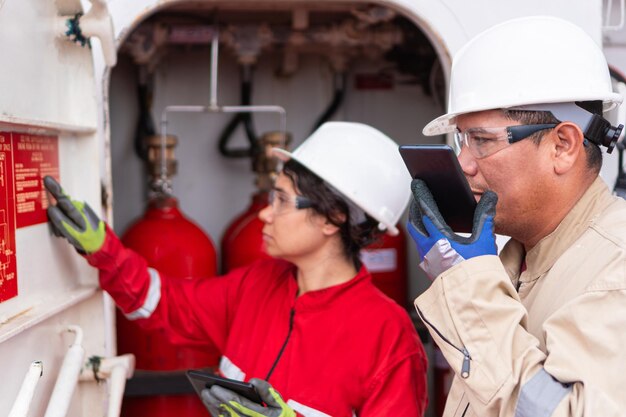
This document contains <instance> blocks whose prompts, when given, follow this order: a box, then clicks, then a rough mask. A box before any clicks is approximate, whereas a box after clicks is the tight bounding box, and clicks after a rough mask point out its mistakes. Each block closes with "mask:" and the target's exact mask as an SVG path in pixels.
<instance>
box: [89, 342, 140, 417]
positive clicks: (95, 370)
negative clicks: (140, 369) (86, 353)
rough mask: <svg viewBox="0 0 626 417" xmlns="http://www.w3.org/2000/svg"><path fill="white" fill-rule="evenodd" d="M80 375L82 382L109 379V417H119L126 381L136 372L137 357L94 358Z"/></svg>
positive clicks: (129, 355) (126, 355)
mask: <svg viewBox="0 0 626 417" xmlns="http://www.w3.org/2000/svg"><path fill="white" fill-rule="evenodd" d="M92 359H93V360H90V361H89V363H88V364H87V366H86V367H85V368H83V370H82V373H81V374H80V379H81V381H95V380H96V379H97V380H100V379H105V378H108V379H109V401H108V403H109V405H108V409H107V417H119V415H120V412H121V410H122V397H123V396H124V388H125V387H126V380H127V379H128V378H130V377H132V376H133V373H134V372H135V355H133V354H130V353H127V354H125V355H121V356H115V357H112V358H99V357H94V358H92Z"/></svg>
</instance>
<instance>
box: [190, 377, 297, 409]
mask: <svg viewBox="0 0 626 417" xmlns="http://www.w3.org/2000/svg"><path fill="white" fill-rule="evenodd" d="M250 383H251V384H252V385H254V387H255V388H256V390H257V392H258V393H259V396H260V397H261V399H262V400H263V402H264V403H265V405H266V407H264V406H262V405H260V404H257V403H255V402H252V401H250V400H248V399H246V398H243V397H242V396H240V395H237V394H236V393H234V392H233V391H230V390H228V389H226V388H223V387H220V386H219V385H213V386H212V387H211V388H210V389H204V390H202V402H203V403H204V405H205V407H206V408H207V409H208V410H209V412H210V413H211V415H213V417H296V412H295V411H293V409H292V408H291V407H289V406H288V405H287V404H286V403H285V401H283V399H282V397H281V396H280V394H279V393H278V392H276V390H275V389H274V388H273V387H272V386H271V385H270V384H269V383H268V382H266V381H263V380H262V379H257V378H252V379H251V380H250Z"/></svg>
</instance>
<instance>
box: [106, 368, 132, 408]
mask: <svg viewBox="0 0 626 417" xmlns="http://www.w3.org/2000/svg"><path fill="white" fill-rule="evenodd" d="M127 373H128V368H127V367H125V366H123V365H118V366H115V367H114V368H113V369H112V370H111V376H110V378H109V410H108V413H107V417H118V416H119V415H120V412H121V411H122V397H123V396H124V388H125V387H126V375H127Z"/></svg>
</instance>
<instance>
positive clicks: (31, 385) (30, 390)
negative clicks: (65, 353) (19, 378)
mask: <svg viewBox="0 0 626 417" xmlns="http://www.w3.org/2000/svg"><path fill="white" fill-rule="evenodd" d="M41 375H43V363H42V362H41V361H34V362H32V363H31V364H30V367H29V368H28V371H27V372H26V376H25V377H24V381H23V382H22V387H21V388H20V391H19V392H18V393H17V398H16V399H15V402H14V403H13V407H12V408H11V411H10V412H9V416H8V417H26V415H27V414H28V409H29V408H30V402H31V401H32V399H33V394H35V387H37V383H38V382H39V379H40V378H41Z"/></svg>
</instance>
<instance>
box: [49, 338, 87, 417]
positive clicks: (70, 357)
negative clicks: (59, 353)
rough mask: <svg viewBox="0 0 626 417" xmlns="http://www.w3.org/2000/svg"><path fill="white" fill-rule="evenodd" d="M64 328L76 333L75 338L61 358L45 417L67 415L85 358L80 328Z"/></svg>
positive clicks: (62, 416)
mask: <svg viewBox="0 0 626 417" xmlns="http://www.w3.org/2000/svg"><path fill="white" fill-rule="evenodd" d="M66 330H67V331H70V332H74V333H76V338H75V339H74V343H73V344H72V345H71V346H70V348H69V349H68V350H67V353H66V354H65V358H64V359H63V364H62V365H61V370H60V371H59V376H58V377H57V381H56V383H55V384H54V390H53V391H52V395H51V397H50V402H48V408H47V409H46V414H45V417H65V416H66V415H67V410H68V409H69V407H70V402H71V401H72V395H73V394H74V389H75V388H76V384H77V383H78V376H79V375H80V371H81V368H82V366H83V361H84V360H85V349H84V348H83V346H82V342H83V331H82V329H81V328H80V327H78V326H68V327H67V329H66Z"/></svg>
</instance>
